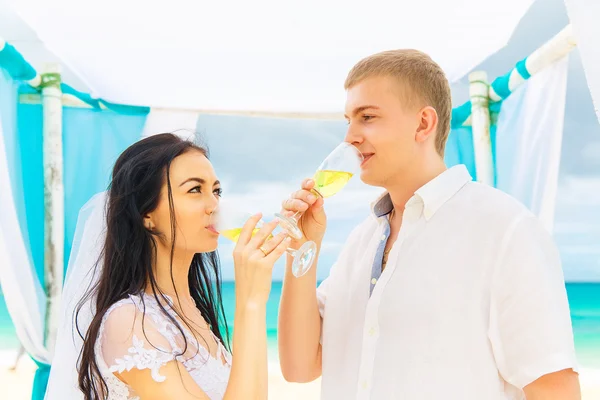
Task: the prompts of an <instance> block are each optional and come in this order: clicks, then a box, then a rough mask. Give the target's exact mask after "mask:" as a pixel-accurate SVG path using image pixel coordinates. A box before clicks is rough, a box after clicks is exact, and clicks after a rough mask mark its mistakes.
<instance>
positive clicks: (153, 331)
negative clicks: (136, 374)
mask: <svg viewBox="0 0 600 400" xmlns="http://www.w3.org/2000/svg"><path fill="white" fill-rule="evenodd" d="M168 336H169V335H168V334H167V333H166V332H162V331H161V329H160V327H159V326H157V325H156V324H155V323H154V321H153V320H152V318H151V317H149V316H144V315H142V313H141V312H140V311H139V309H138V308H137V307H136V306H135V305H134V304H124V305H119V306H118V307H116V308H114V309H112V310H109V313H108V314H107V316H106V318H105V320H104V322H103V326H102V330H101V331H100V338H99V340H100V345H101V355H102V358H103V360H104V362H105V364H106V366H107V367H108V370H109V372H111V373H115V372H119V373H120V372H123V371H131V370H132V369H133V368H136V369H139V370H143V369H149V370H150V372H151V374H152V379H154V380H155V381H156V382H163V381H164V380H165V377H164V376H162V375H161V374H160V368H161V367H162V366H164V365H165V364H167V363H168V362H170V361H172V360H174V359H175V351H174V348H173V347H174V346H172V343H171V342H170V341H169V340H168Z"/></svg>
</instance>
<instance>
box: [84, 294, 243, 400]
mask: <svg viewBox="0 0 600 400" xmlns="http://www.w3.org/2000/svg"><path fill="white" fill-rule="evenodd" d="M169 301H170V302H171V304H172V301H171V300H170V299H169ZM165 309H166V310H167V312H168V313H169V314H170V315H171V316H172V317H174V318H175V317H176V315H175V313H174V311H173V310H172V309H171V308H170V307H169V306H168V305H167V306H165ZM183 328H184V335H185V340H187V349H186V351H185V353H184V354H182V353H183V349H184V344H185V341H184V337H183V335H182V334H181V332H180V331H179V329H177V327H176V326H175V324H173V323H172V322H171V321H170V320H169V319H168V318H166V317H165V316H164V315H163V314H162V311H161V309H160V306H159V304H158V302H157V301H156V299H155V298H154V297H153V296H150V295H143V299H142V296H130V297H129V298H127V299H124V300H121V301H119V302H117V303H115V304H114V305H113V306H111V307H110V308H109V310H108V311H107V312H106V314H105V315H104V317H103V319H102V325H101V327H100V331H99V334H98V340H97V341H96V348H95V350H96V351H95V353H96V359H97V362H98V366H99V368H100V372H101V373H102V375H103V377H104V379H105V381H106V383H107V386H108V392H109V393H108V400H139V397H138V396H137V395H136V394H135V393H134V391H133V389H132V388H131V387H129V386H128V385H126V384H125V383H123V382H122V381H121V380H120V379H118V378H117V377H116V376H115V375H114V374H113V373H118V372H123V371H130V370H132V369H133V368H137V369H140V370H143V369H149V370H150V371H151V375H152V379H154V380H155V381H156V382H164V381H165V379H166V378H165V377H164V376H162V375H161V374H160V368H161V367H163V366H164V365H166V364H167V363H169V362H170V361H173V360H177V361H179V362H181V363H182V364H183V366H184V367H185V369H186V370H187V371H188V372H189V374H190V376H191V377H192V378H193V379H194V381H195V382H196V383H197V384H198V386H199V387H200V388H201V389H202V390H203V391H204V392H205V393H206V395H207V396H208V397H209V398H210V399H211V400H221V399H222V398H223V396H224V395H225V390H226V388H227V383H228V381H229V374H230V371H231V354H230V353H229V352H228V351H227V350H226V349H225V347H224V346H223V344H222V343H221V342H220V341H219V340H218V338H217V337H216V336H215V335H212V337H213V338H214V339H215V340H216V341H217V347H218V348H217V352H216V354H215V356H214V357H213V356H212V355H211V354H210V352H209V351H208V350H207V349H206V348H205V347H204V346H202V345H200V344H199V343H198V341H197V339H196V338H195V337H194V335H192V334H191V332H189V331H188V330H187V329H185V326H183ZM211 333H212V332H211ZM223 360H224V362H223Z"/></svg>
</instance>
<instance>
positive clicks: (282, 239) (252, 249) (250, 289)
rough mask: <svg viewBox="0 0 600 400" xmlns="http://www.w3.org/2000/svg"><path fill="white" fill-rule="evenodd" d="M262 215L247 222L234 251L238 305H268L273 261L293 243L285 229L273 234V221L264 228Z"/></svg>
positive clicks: (274, 225) (275, 223)
mask: <svg viewBox="0 0 600 400" xmlns="http://www.w3.org/2000/svg"><path fill="white" fill-rule="evenodd" d="M260 218H261V215H260V214H258V215H254V216H253V217H251V218H250V219H249V220H248V221H247V222H246V224H245V225H244V227H243V229H242V232H241V234H240V237H239V239H238V241H237V243H236V246H235V249H234V251H233V261H234V265H235V291H236V303H237V307H238V308H239V307H248V306H250V307H253V306H260V305H265V304H266V303H267V300H268V299H269V293H270V292H271V283H272V278H273V265H274V264H275V262H276V261H277V260H278V259H279V258H280V257H281V256H282V255H283V253H284V252H285V250H286V248H287V247H288V245H289V243H290V239H289V238H287V239H286V234H285V233H283V232H282V233H279V234H277V235H275V236H271V232H273V229H275V227H276V226H277V221H272V222H269V223H267V224H265V225H264V226H263V227H262V228H260V229H259V230H258V231H257V232H256V234H254V235H253V234H252V233H253V232H254V231H255V230H256V224H257V223H258V221H259V220H260Z"/></svg>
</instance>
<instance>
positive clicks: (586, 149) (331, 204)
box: [197, 0, 600, 282]
mask: <svg viewBox="0 0 600 400" xmlns="http://www.w3.org/2000/svg"><path fill="white" fill-rule="evenodd" d="M567 24H568V17H567V14H566V11H565V8H564V4H563V1H562V0H538V1H537V2H536V3H534V5H533V6H532V8H531V9H530V10H529V12H528V13H527V14H526V15H525V17H524V18H523V19H522V20H521V22H520V24H519V26H518V27H517V29H516V30H515V33H514V35H513V37H512V38H511V41H510V43H509V44H508V46H506V47H505V48H504V49H502V50H501V51H499V52H498V53H496V54H494V55H493V56H491V57H490V58H488V59H487V60H486V61H485V62H483V63H482V64H481V65H479V66H478V67H476V68H475V69H476V70H485V71H487V73H488V78H489V80H490V81H491V80H493V79H494V78H495V77H497V76H499V75H502V74H504V73H506V72H507V71H509V70H510V68H512V67H513V66H514V64H515V63H516V62H517V61H519V60H520V59H522V58H524V57H526V56H528V55H529V54H530V53H531V52H532V51H534V50H535V49H537V48H538V47H539V46H541V45H542V44H543V43H544V42H546V41H547V40H548V39H550V38H551V37H552V36H554V35H555V34H556V33H558V32H559V31H560V30H561V29H562V28H563V27H564V26H565V25H567ZM452 91H453V103H454V105H455V106H456V105H459V104H462V103H463V102H464V101H466V100H467V99H468V79H467V78H466V77H465V78H463V79H461V80H459V81H457V82H455V83H454V84H453V85H452ZM197 128H198V131H199V132H200V133H201V134H202V135H203V137H204V139H205V141H206V142H207V145H208V147H209V149H210V151H211V158H212V161H213V164H214V165H215V169H216V171H217V173H218V174H219V178H220V179H221V181H222V182H223V187H224V189H225V195H226V196H227V197H229V198H233V199H234V200H236V201H237V202H238V204H240V205H241V206H242V207H243V208H245V209H247V211H249V212H257V211H261V212H263V213H264V215H265V219H270V218H271V216H272V214H273V213H274V212H276V211H278V210H279V207H280V204H281V201H282V200H283V199H285V198H287V197H288V196H289V194H290V193H291V192H293V191H294V190H297V189H298V187H299V184H300V182H301V181H302V179H303V178H306V177H310V176H311V175H312V173H313V172H314V170H315V168H316V167H317V166H318V165H319V164H320V162H321V161H322V159H323V158H324V157H325V156H326V155H327V154H328V153H329V152H330V151H331V150H332V149H333V148H335V146H336V145H337V144H338V143H339V142H340V141H341V140H343V137H344V134H345V130H346V125H345V122H343V121H322V120H321V121H320V120H293V119H265V118H251V117H230V116H227V117H224V116H214V115H213V116H210V115H203V116H201V117H200V119H199V121H198V125H197ZM561 151H562V154H561V165H560V174H559V188H558V196H557V204H556V214H555V227H554V235H555V238H556V241H557V243H558V246H559V250H560V252H561V256H562V260H563V266H564V271H565V279H566V280H567V281H599V282H600V124H599V123H598V120H597V118H596V115H595V113H594V110H593V107H592V102H591V97H590V94H589V91H588V89H587V85H586V81H585V76H584V74H583V70H582V67H581V61H580V58H579V54H578V52H577V50H575V51H573V52H572V53H571V54H570V56H569V77H568V82H567V99H566V112H565V129H564V136H563V144H562V150H561ZM380 193H381V189H379V188H372V187H368V186H366V185H364V184H362V183H361V182H360V181H359V180H358V179H356V178H355V179H352V180H351V183H350V184H349V185H348V186H347V187H346V188H345V189H344V190H343V191H342V192H340V193H339V194H338V195H336V196H334V197H332V198H330V199H328V200H327V202H326V210H327V213H328V220H329V222H328V231H327V234H326V237H325V241H324V245H323V250H322V255H321V258H320V262H319V267H318V276H319V278H320V279H323V278H325V277H326V276H327V274H328V272H329V268H330V267H331V265H332V264H333V263H334V262H335V259H336V257H337V254H338V253H339V251H340V249H341V247H342V246H343V244H344V241H345V239H346V237H347V236H348V234H349V233H350V231H351V230H352V229H353V228H354V227H355V226H356V225H357V224H358V223H360V221H362V220H363V219H364V218H365V217H366V216H367V215H368V212H369V205H370V202H371V201H373V200H374V199H375V198H376V197H377V196H378V195H379V194H380ZM232 248H233V247H232V244H230V243H227V242H226V241H223V243H222V245H221V248H220V254H221V258H222V262H223V275H224V279H225V280H230V279H233V267H232V263H231V256H230V254H231V250H232ZM282 276H283V264H282V263H279V264H278V265H277V266H276V268H275V271H274V277H275V279H276V280H280V279H281V278H282Z"/></svg>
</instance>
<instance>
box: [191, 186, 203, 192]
mask: <svg viewBox="0 0 600 400" xmlns="http://www.w3.org/2000/svg"><path fill="white" fill-rule="evenodd" d="M188 193H202V192H201V191H200V186H194V187H193V188H191V189H190V191H189V192H188Z"/></svg>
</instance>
